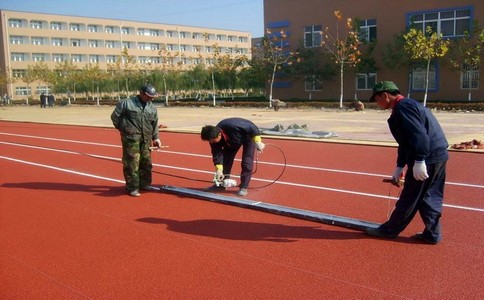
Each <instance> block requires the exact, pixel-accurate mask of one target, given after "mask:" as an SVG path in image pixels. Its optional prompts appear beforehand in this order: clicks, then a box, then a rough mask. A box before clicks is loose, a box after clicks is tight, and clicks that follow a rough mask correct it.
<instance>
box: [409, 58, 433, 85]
mask: <svg viewBox="0 0 484 300" xmlns="http://www.w3.org/2000/svg"><path fill="white" fill-rule="evenodd" d="M436 73H437V72H436V71H435V65H434V64H432V63H431V65H430V70H429V87H428V89H429V91H430V90H435V89H436V88H437V85H436V83H437V78H436ZM411 76H412V90H414V91H424V90H425V77H426V76H427V70H426V68H425V67H416V68H414V69H413V70H412V73H411Z"/></svg>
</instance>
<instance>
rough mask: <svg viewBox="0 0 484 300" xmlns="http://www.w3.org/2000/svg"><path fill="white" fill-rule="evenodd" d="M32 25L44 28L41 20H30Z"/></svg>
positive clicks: (35, 27)
mask: <svg viewBox="0 0 484 300" xmlns="http://www.w3.org/2000/svg"><path fill="white" fill-rule="evenodd" d="M30 27H32V28H34V29H42V22H41V21H30Z"/></svg>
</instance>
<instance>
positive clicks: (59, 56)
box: [52, 54, 64, 62]
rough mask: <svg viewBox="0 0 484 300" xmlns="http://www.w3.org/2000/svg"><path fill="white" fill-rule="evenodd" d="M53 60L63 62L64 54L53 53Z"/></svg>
mask: <svg viewBox="0 0 484 300" xmlns="http://www.w3.org/2000/svg"><path fill="white" fill-rule="evenodd" d="M52 60H53V61H55V62H63V61H64V55H63V54H52Z"/></svg>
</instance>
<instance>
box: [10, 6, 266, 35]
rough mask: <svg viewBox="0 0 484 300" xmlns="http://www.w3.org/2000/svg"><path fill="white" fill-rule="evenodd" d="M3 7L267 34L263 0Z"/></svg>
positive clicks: (16, 9)
mask: <svg viewBox="0 0 484 300" xmlns="http://www.w3.org/2000/svg"><path fill="white" fill-rule="evenodd" d="M0 9H6V10H15V11H28V12H35V13H50V14H61V15H72V16H81V17H95V18H107V19H120V20H131V21H141V22H154V23H165V24H176V25H188V26H197V27H208V28H219V29H232V30H241V31H248V32H250V33H251V34H252V37H260V36H262V35H263V34H264V11H263V0H210V1H203V0H179V1H177V0H0Z"/></svg>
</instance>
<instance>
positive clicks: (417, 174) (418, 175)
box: [413, 161, 429, 181]
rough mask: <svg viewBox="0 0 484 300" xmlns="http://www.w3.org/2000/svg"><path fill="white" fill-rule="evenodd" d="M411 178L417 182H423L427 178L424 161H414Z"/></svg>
mask: <svg viewBox="0 0 484 300" xmlns="http://www.w3.org/2000/svg"><path fill="white" fill-rule="evenodd" d="M413 178H415V179H416V180H419V181H424V180H425V179H427V178H429V174H427V165H426V164H425V161H415V164H414V165H413Z"/></svg>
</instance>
